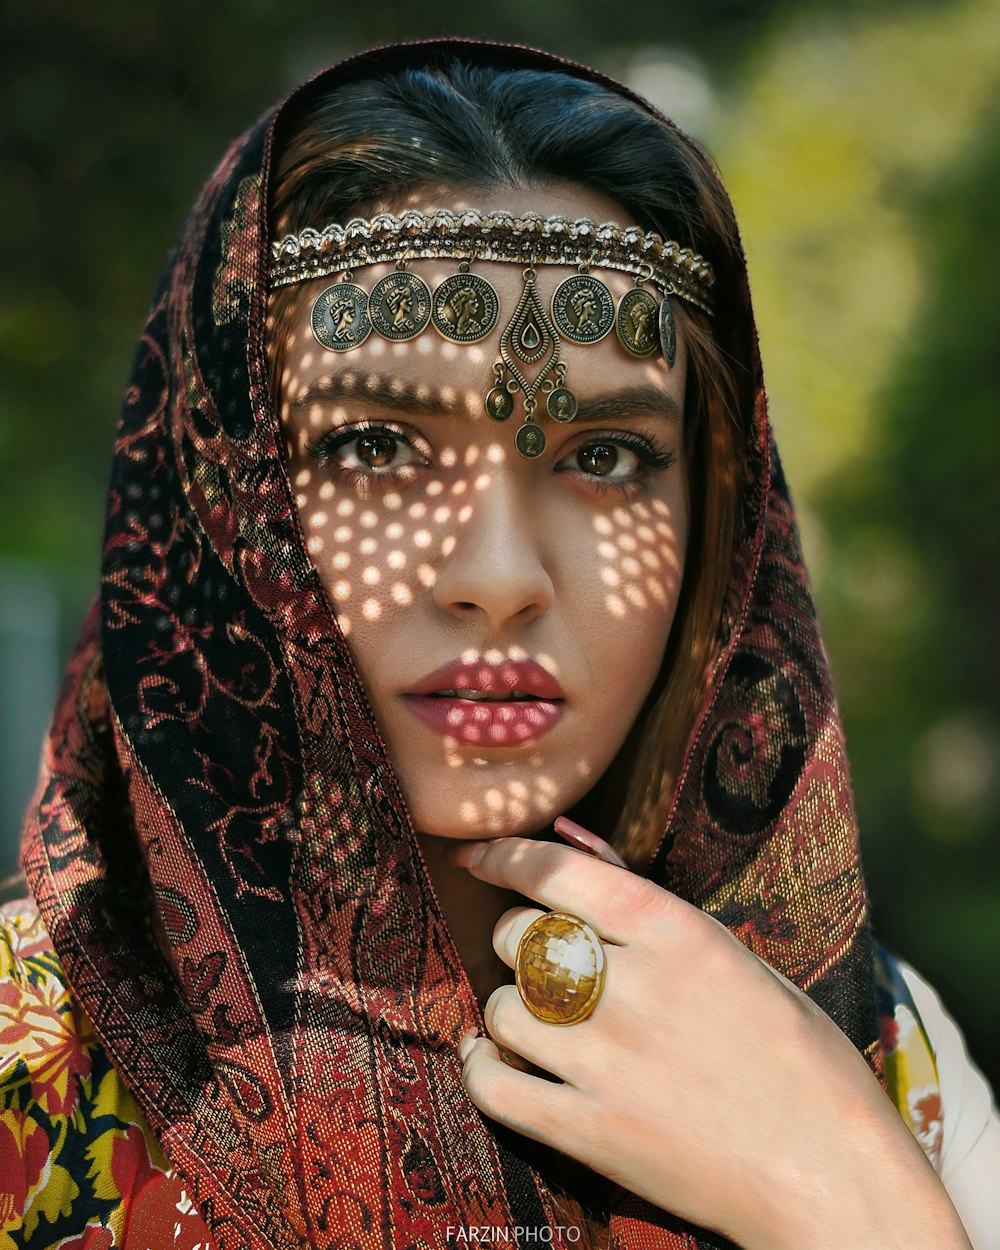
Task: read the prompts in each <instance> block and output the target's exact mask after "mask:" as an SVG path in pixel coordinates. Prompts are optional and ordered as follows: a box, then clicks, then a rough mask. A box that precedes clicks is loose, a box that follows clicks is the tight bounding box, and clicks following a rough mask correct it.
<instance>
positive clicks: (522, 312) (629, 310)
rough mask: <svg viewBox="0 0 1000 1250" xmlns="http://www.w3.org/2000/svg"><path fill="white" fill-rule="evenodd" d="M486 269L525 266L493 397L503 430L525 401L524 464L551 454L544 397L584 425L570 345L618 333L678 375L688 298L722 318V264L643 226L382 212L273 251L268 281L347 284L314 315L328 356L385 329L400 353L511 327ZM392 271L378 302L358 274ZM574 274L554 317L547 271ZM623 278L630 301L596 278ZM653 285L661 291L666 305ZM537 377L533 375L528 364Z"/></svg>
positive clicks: (330, 291)
mask: <svg viewBox="0 0 1000 1250" xmlns="http://www.w3.org/2000/svg"><path fill="white" fill-rule="evenodd" d="M440 258H450V259H453V260H458V261H459V262H460V264H459V266H458V272H457V273H455V274H452V275H450V276H449V277H447V278H445V279H444V280H443V281H442V282H441V283H439V284H438V285H437V287H436V288H435V290H434V292H433V294H432V293H431V290H430V288H429V287H428V285H427V283H426V282H424V280H423V279H422V278H420V277H418V276H417V275H416V274H414V273H411V272H409V271H408V270H407V268H406V266H407V264H408V263H409V262H410V261H412V260H422V259H440ZM478 261H501V262H504V263H508V264H518V265H522V266H524V269H523V274H522V277H523V282H524V286H523V289H522V293H521V297H520V299H519V300H518V304H517V308H516V309H515V310H514V313H513V315H512V316H511V317H510V319H509V320H508V322H507V324H506V326H505V328H504V330H503V332H502V334H501V336H500V360H498V361H497V362H496V363H495V364H494V366H493V377H494V385H493V388H492V389H491V390H490V392H489V394H488V395H487V396H486V398H485V408H486V412H487V413H488V415H489V416H490V417H492V419H493V420H494V421H506V420H507V419H508V418H509V417H510V416H511V415H512V413H513V411H514V396H515V395H516V394H518V393H520V394H521V396H522V403H523V407H524V413H525V420H524V424H523V425H522V426H521V427H520V429H519V430H518V431H517V434H516V435H515V438H514V444H515V447H516V448H517V450H518V452H519V453H520V454H521V455H522V456H524V457H525V458H526V459H534V458H535V457H536V456H540V455H541V454H542V452H543V451H544V450H545V444H546V438H545V433H544V431H543V430H542V429H541V428H540V427H539V426H538V425H537V424H536V423H535V414H536V407H537V402H538V400H537V396H538V394H539V392H542V393H544V394H545V395H546V403H545V407H546V411H547V413H548V415H549V416H550V417H551V418H552V419H553V420H554V421H561V422H565V421H572V420H573V418H574V417H575V416H576V413H577V408H578V405H577V400H576V396H575V395H574V394H573V392H572V391H571V390H570V389H569V388H568V387H567V385H566V366H565V365H564V364H562V363H561V362H560V354H561V347H562V341H561V339H562V338H566V339H569V340H570V341H571V342H573V343H578V344H582V345H587V344H590V343H597V342H599V341H600V340H601V339H603V338H605V337H606V336H607V335H608V334H609V333H610V332H611V330H612V328H614V330H615V332H616V335H617V337H618V340H619V342H620V343H621V344H622V346H623V347H624V348H625V349H626V351H628V352H629V353H630V354H631V355H633V356H637V357H645V356H651V355H653V353H654V352H656V351H657V350H662V352H663V355H664V357H665V358H666V360H667V363H668V365H671V366H672V365H673V364H674V361H675V358H676V351H677V332H676V326H675V323H674V316H673V311H672V308H671V297H672V296H676V297H678V298H680V299H683V300H685V301H686V302H687V303H689V304H692V305H693V306H694V307H696V308H699V309H701V310H702V311H704V312H706V313H711V303H710V298H709V296H710V291H711V286H712V282H713V274H712V267H711V265H710V264H709V263H708V262H707V261H706V260H704V258H703V257H701V256H699V255H697V254H696V253H695V252H692V251H691V250H690V249H689V248H682V247H681V246H680V245H679V244H677V243H674V242H672V241H670V240H665V239H662V238H661V237H660V236H659V235H658V234H656V233H654V232H653V231H650V230H643V229H641V228H640V227H639V226H618V225H616V224H615V223H614V222H604V223H603V224H602V225H598V224H597V223H595V222H593V221H590V220H588V219H587V218H578V219H577V220H576V221H570V220H569V219H568V218H565V217H542V216H540V215H539V214H537V213H523V214H521V215H515V214H513V213H507V212H495V213H481V212H478V211H476V210H474V209H469V210H466V211H464V212H461V213H455V212H451V211H448V210H444V209H442V210H439V211H436V212H433V213H420V212H415V211H410V212H406V213H403V214H401V215H400V216H398V217H397V216H394V215H393V214H392V213H381V214H379V215H378V216H376V217H373V218H371V219H370V220H366V219H364V218H355V219H354V220H352V221H349V222H348V223H347V225H346V226H340V225H329V226H326V227H325V228H324V229H323V230H314V229H306V230H303V231H302V233H301V234H299V235H288V236H286V237H285V238H283V239H280V240H278V241H277V242H274V243H272V244H271V264H270V267H269V270H268V280H269V285H270V287H271V289H272V290H274V289H277V288H279V287H284V286H290V285H292V284H293V283H296V282H305V281H309V280H312V279H316V278H324V277H331V276H334V275H339V276H340V280H339V281H338V282H335V283H334V284H333V285H332V286H329V287H327V288H326V289H325V290H324V291H323V292H322V293H321V294H320V295H319V296H318V297H317V299H316V301H315V303H314V304H313V309H312V331H313V335H314V337H315V338H316V341H317V342H318V343H320V344H321V345H322V346H323V347H325V348H327V349H328V350H329V351H336V352H342V351H350V350H351V349H352V348H355V347H359V346H360V345H361V344H362V343H363V342H364V341H365V340H366V339H367V338H368V336H369V334H370V333H371V332H372V330H373V329H374V330H375V332H376V333H377V334H379V335H380V336H381V337H382V338H385V339H388V340H389V341H391V342H405V341H406V340H408V339H411V338H415V337H416V336H417V335H418V334H420V333H422V332H423V330H424V329H425V328H426V327H427V325H428V323H429V322H432V323H433V325H434V328H435V329H436V330H437V331H438V333H440V334H441V335H442V336H443V337H444V338H446V339H448V340H450V341H451V342H453V343H476V342H479V341H480V340H481V339H484V338H485V337H486V336H487V335H488V334H489V333H490V332H491V331H492V330H493V329H494V328H495V326H496V325H497V322H498V321H499V319H500V300H499V296H498V295H497V292H496V290H495V289H494V287H493V286H492V285H491V283H490V282H488V281H487V280H486V279H485V278H483V277H481V276H480V275H479V274H474V273H472V272H471V266H472V264H473V263H475V262H478ZM387 263H394V264H395V266H396V268H395V271H394V272H393V273H391V274H387V275H386V276H385V277H383V278H381V279H380V280H379V281H378V282H376V283H375V284H374V285H373V286H372V288H371V291H370V292H369V291H366V290H365V289H364V288H363V287H361V286H359V285H357V284H356V283H355V281H354V270H355V269H357V268H362V267H364V266H367V265H378V264H387ZM539 264H549V265H562V266H571V267H575V268H576V269H577V270H578V272H577V273H576V274H575V275H573V276H572V277H570V278H567V279H566V280H565V281H563V282H562V283H560V285H559V286H558V287H557V289H556V291H555V293H554V295H553V296H552V302H551V315H550V312H549V310H546V308H545V306H544V305H543V304H542V302H541V300H540V299H539V296H538V292H537V289H536V286H535V278H536V272H535V267H536V266H537V265H539ZM592 267H595V268H602V269H613V270H617V271H618V272H621V273H627V274H630V275H632V276H633V277H634V278H635V286H634V287H633V288H632V289H631V290H629V291H627V292H626V293H625V294H624V295H623V296H622V297H621V299H620V300H619V301H618V304H617V308H616V305H615V300H614V298H613V296H612V294H611V291H610V290H609V289H608V287H607V286H606V285H605V283H604V282H602V281H601V279H600V278H598V277H596V276H595V275H594V274H592V273H591V268H592ZM644 284H653V285H655V286H656V287H658V288H659V291H660V292H661V293H662V294H661V295H659V296H655V295H654V294H652V293H651V292H650V291H649V290H647V289H646V287H645V285H644ZM526 365H530V366H537V370H536V371H535V372H534V374H533V376H529V373H530V371H529V370H528V369H525V368H524V367H523V366H526Z"/></svg>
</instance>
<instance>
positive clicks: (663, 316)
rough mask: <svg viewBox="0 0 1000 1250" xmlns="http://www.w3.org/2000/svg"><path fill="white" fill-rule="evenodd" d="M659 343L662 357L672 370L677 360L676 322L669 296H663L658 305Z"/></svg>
mask: <svg viewBox="0 0 1000 1250" xmlns="http://www.w3.org/2000/svg"><path fill="white" fill-rule="evenodd" d="M660 342H661V343H662V344H663V355H664V356H665V357H666V361H667V364H668V365H669V366H670V368H671V369H672V368H673V367H674V362H675V361H676V360H677V322H676V321H675V320H674V310H673V308H671V306H670V296H669V295H664V297H663V303H662V304H661V305H660Z"/></svg>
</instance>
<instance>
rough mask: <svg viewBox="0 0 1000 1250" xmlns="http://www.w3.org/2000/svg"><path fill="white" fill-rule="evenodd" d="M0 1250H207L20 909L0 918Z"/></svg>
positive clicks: (182, 1196) (51, 956) (2, 911)
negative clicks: (114, 1248) (54, 1249)
mask: <svg viewBox="0 0 1000 1250" xmlns="http://www.w3.org/2000/svg"><path fill="white" fill-rule="evenodd" d="M0 1247H2V1250H49V1247H53V1248H55V1247H58V1248H59V1250H111V1248H112V1247H122V1250H211V1243H210V1241H209V1239H208V1230H207V1229H206V1228H205V1226H204V1224H203V1223H202V1220H201V1218H200V1217H199V1215H198V1212H197V1210H196V1209H195V1207H194V1204H193V1203H192V1202H191V1200H190V1198H189V1197H188V1196H187V1193H186V1192H185V1189H184V1186H183V1184H182V1183H181V1182H180V1180H179V1179H178V1178H177V1176H176V1175H175V1174H174V1172H173V1170H172V1169H171V1168H170V1166H169V1164H168V1163H167V1161H166V1159H165V1158H164V1156H163V1152H162V1150H161V1149H160V1147H159V1145H158V1143H157V1141H156V1138H155V1137H154V1136H153V1133H152V1132H151V1130H150V1128H149V1126H148V1124H147V1123H146V1120H145V1118H144V1116H143V1114H142V1112H141V1111H140V1110H139V1107H138V1105H137V1103H136V1101H135V1099H134V1098H133V1097H132V1095H131V1094H130V1093H129V1092H128V1090H127V1089H126V1088H125V1085H124V1083H123V1082H122V1079H121V1077H120V1076H119V1075H118V1073H117V1072H116V1070H115V1069H114V1067H113V1066H112V1064H111V1061H110V1059H109V1058H108V1054H107V1051H106V1050H105V1049H104V1047H103V1046H102V1045H101V1044H100V1042H99V1041H98V1039H97V1035H96V1034H95V1032H94V1029H93V1026H92V1025H91V1023H90V1021H89V1020H88V1019H87V1017H86V1016H85V1015H84V1013H83V1012H82V1011H81V1010H80V1007H79V1004H78V1003H77V1001H76V999H75V998H74V997H73V994H72V992H71V991H70V989H69V988H68V987H67V985H66V982H65V979H64V977H63V974H62V970H61V969H60V967H59V960H58V957H57V956H56V954H55V951H54V950H53V949H52V943H51V941H50V940H49V936H48V934H47V933H46V932H45V928H44V926H43V924H42V921H41V917H40V916H39V915H38V910H37V908H36V907H35V906H34V905H33V904H31V903H24V902H21V903H13V904H11V903H8V904H7V905H5V906H4V907H2V908H0Z"/></svg>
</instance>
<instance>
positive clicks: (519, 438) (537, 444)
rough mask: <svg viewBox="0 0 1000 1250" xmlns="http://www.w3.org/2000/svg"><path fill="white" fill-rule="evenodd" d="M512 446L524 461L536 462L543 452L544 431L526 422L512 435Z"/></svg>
mask: <svg viewBox="0 0 1000 1250" xmlns="http://www.w3.org/2000/svg"><path fill="white" fill-rule="evenodd" d="M514 446H515V447H516V448H517V450H518V454H519V455H522V456H523V457H524V458H525V460H537V459H538V457H539V456H540V455H541V454H542V452H543V451H544V450H545V431H544V430H542V429H540V428H539V427H538V426H537V425H532V424H530V423H528V422H526V423H525V424H524V425H522V426H521V428H520V429H519V430H518V432H517V433H516V434H515V435H514Z"/></svg>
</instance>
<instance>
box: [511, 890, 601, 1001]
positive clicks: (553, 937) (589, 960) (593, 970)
mask: <svg viewBox="0 0 1000 1250" xmlns="http://www.w3.org/2000/svg"><path fill="white" fill-rule="evenodd" d="M515 975H516V979H517V988H518V992H519V993H520V995H521V998H522V999H523V1000H524V1004H525V1006H526V1007H527V1008H528V1010H529V1011H530V1012H531V1013H532V1015H534V1016H537V1017H538V1019H539V1020H544V1021H545V1022H546V1023H547V1024H576V1023H577V1022H578V1021H580V1020H584V1019H586V1017H587V1016H589V1015H590V1013H591V1012H592V1011H593V1010H594V1008H595V1007H596V1006H597V1002H598V1000H599V998H600V997H601V991H602V990H603V988H604V947H603V945H602V944H601V939H600V938H599V937H598V936H597V934H596V933H595V932H594V930H593V929H592V928H591V927H590V925H588V924H585V923H584V921H582V920H580V919H579V918H578V917H577V916H572V915H569V914H568V913H567V912H549V913H548V914H547V915H545V916H540V917H539V918H538V920H535V921H534V922H533V923H532V924H530V925H529V926H528V928H527V929H526V930H525V933H524V936H523V937H522V938H521V942H520V945H519V946H518V949H517V960H516V963H515Z"/></svg>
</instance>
